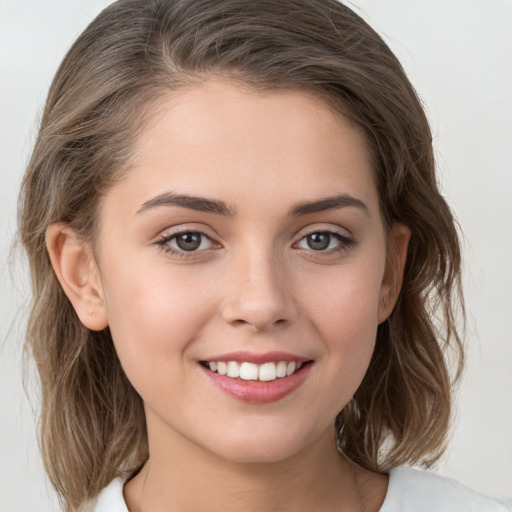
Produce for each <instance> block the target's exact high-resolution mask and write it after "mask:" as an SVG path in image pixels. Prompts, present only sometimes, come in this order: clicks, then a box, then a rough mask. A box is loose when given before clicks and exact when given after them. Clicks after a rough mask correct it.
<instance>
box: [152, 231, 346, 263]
mask: <svg viewBox="0 0 512 512" xmlns="http://www.w3.org/2000/svg"><path fill="white" fill-rule="evenodd" d="M184 235H196V236H199V237H201V241H200V244H199V247H201V245H202V244H203V242H204V241H205V240H207V241H208V242H209V243H210V244H212V246H214V245H215V242H214V241H213V240H212V239H211V238H210V237H209V236H208V235H207V234H205V233H203V232H201V231H196V230H180V231H178V232H175V233H172V234H169V235H164V236H162V237H161V239H160V240H158V241H157V242H156V244H157V245H158V246H159V247H160V248H161V249H162V250H163V251H164V252H165V253H166V254H172V255H173V256H177V257H180V258H190V257H193V256H194V255H197V253H200V252H203V251H205V250H207V249H202V250H201V249H199V247H198V248H197V249H194V250H190V251H187V250H185V249H179V248H178V249H175V248H173V247H171V246H170V245H169V243H170V242H171V241H172V240H176V239H177V238H178V237H180V236H184ZM313 235H328V236H329V237H334V238H335V239H336V240H337V241H338V242H339V243H338V246H337V247H334V248H330V249H328V248H326V249H319V250H315V249H313V248H311V247H309V248H301V247H297V246H298V244H300V243H301V242H302V241H304V240H306V239H307V238H308V237H311V236H313ZM331 242H332V240H329V245H330V243H331ZM217 245H218V244H217ZM352 245H354V240H353V239H352V238H351V237H350V236H348V235H346V234H345V233H342V232H340V231H336V230H333V229H323V230H322V229H317V230H314V231H311V232H309V233H306V234H304V235H303V236H302V237H301V238H300V240H299V241H298V242H296V243H295V244H293V247H294V248H296V249H298V250H305V251H308V252H310V253H312V254H314V255H318V256H320V257H322V256H324V255H325V256H327V255H333V254H339V253H341V252H345V251H347V250H348V249H350V247H351V246H352ZM211 248H212V247H208V249H211Z"/></svg>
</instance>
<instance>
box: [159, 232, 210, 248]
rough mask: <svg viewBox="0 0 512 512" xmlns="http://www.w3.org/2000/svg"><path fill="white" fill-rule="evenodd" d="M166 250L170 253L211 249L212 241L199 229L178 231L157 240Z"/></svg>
mask: <svg viewBox="0 0 512 512" xmlns="http://www.w3.org/2000/svg"><path fill="white" fill-rule="evenodd" d="M158 245H161V246H162V247H163V248H164V249H165V250H166V251H168V252H171V253H184V252H197V251H203V250H206V249H211V248H212V247H213V246H214V243H213V241H212V240H211V239H210V238H209V237H208V236H207V235H205V234H204V233H201V232H200V231H180V232H179V233H174V234H171V235H167V236H164V237H163V238H162V239H161V240H159V241H158Z"/></svg>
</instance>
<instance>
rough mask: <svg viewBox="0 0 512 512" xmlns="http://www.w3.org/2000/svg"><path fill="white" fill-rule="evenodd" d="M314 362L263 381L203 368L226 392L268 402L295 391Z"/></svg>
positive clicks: (257, 402)
mask: <svg viewBox="0 0 512 512" xmlns="http://www.w3.org/2000/svg"><path fill="white" fill-rule="evenodd" d="M311 365H312V363H311V362H309V363H307V364H305V365H304V366H303V367H302V368H301V369H300V370H299V371H298V372H296V373H294V374H293V375H290V376H289V377H280V378H279V377H278V378H277V379H275V380H271V381H268V382H262V381H258V380H243V379H240V378H237V379H233V378H231V377H226V376H225V375H219V374H218V373H215V372H212V371H210V370H208V369H207V368H205V367H204V366H201V365H200V367H201V370H202V371H203V372H204V373H205V375H206V377H207V378H208V379H209V380H210V382H211V383H212V384H214V385H215V386H217V387H218V388H219V389H221V390H222V391H224V393H226V394H228V395H230V396H232V397H234V398H236V399H238V400H240V401H242V402H247V403H250V404H267V403H270V402H277V400H281V399H282V398H284V397H285V396H287V395H289V394H290V393H292V392H293V391H295V390H296V389H297V388H298V387H299V386H300V385H301V384H302V383H303V382H304V380H305V379H306V377H307V376H308V374H309V371H310V369H311Z"/></svg>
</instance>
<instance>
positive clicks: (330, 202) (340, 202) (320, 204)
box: [290, 194, 368, 217]
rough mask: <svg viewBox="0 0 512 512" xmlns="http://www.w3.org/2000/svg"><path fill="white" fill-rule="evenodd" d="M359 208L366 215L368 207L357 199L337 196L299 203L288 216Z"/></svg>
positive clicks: (342, 195) (345, 195)
mask: <svg viewBox="0 0 512 512" xmlns="http://www.w3.org/2000/svg"><path fill="white" fill-rule="evenodd" d="M350 206H351V207H355V208H360V209H362V210H363V211H364V212H366V213H368V207H367V206H366V204H364V203H363V201H361V200H360V199H357V198H355V197H353V196H351V195H349V194H341V195H337V196H331V197H325V198H323V199H319V200H318V201H311V202H305V203H299V204H297V205H295V206H294V207H293V208H292V209H291V210H290V215H291V216H293V217H298V216H300V215H307V214H309V213H318V212H323V211H326V210H337V209H339V208H346V207H350Z"/></svg>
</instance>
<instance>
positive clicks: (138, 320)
mask: <svg viewBox="0 0 512 512" xmlns="http://www.w3.org/2000/svg"><path fill="white" fill-rule="evenodd" d="M135 267H136V266H135ZM181 270H182V271H179V272H172V273H171V272H169V268H167V269H166V268H162V267H161V266H160V267H158V266H156V265H154V266H147V268H146V269H144V270H143V271H137V270H136V268H135V269H132V268H130V266H129V265H127V266H125V267H124V268H123V267H116V268H110V269H105V272H104V275H105V276H106V277H105V280H104V295H105V303H106V307H107V315H108V321H109V327H110V331H111V334H112V338H113V340H114V344H115V346H116V350H117V352H118V355H119V358H120V360H121V363H122V364H123V367H124V369H125V371H126V373H127V375H128V377H129V378H131V376H132V375H135V374H144V373H148V372H149V373H152V372H155V370H156V367H157V366H160V365H166V364H169V362H170V360H171V359H172V358H174V359H175V360H179V359H181V354H183V353H184V352H185V351H186V350H187V347H188V345H189V344H190V343H191V342H193V340H194V338H195V336H196V334H197V333H198V332H199V331H200V330H201V328H202V326H203V325H204V324H205V323H207V322H208V320H209V318H210V317H211V315H212V314H214V311H215V308H214V305H213V303H212V296H213V294H212V293H211V290H209V289H208V288H207V286H205V283H204V282H203V281H202V280H200V279H198V280H194V279H191V276H190V273H189V272H187V271H185V269H184V268H183V269H181Z"/></svg>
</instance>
